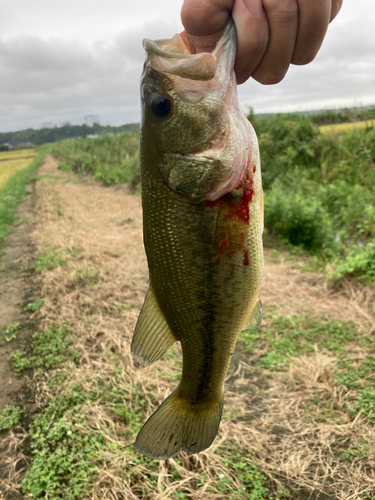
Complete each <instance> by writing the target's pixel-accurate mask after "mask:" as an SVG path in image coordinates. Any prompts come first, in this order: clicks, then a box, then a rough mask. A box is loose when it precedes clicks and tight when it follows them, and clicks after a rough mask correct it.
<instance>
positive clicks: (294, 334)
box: [240, 314, 375, 424]
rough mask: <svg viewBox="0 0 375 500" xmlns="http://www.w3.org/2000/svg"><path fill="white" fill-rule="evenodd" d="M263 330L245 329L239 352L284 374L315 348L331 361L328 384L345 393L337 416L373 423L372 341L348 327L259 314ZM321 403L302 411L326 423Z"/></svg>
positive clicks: (374, 359)
mask: <svg viewBox="0 0 375 500" xmlns="http://www.w3.org/2000/svg"><path fill="white" fill-rule="evenodd" d="M265 319H266V323H267V326H264V327H261V328H260V329H259V330H245V331H244V332H242V334H241V337H240V340H241V341H242V343H243V346H244V349H245V351H247V352H249V353H251V354H254V355H258V359H257V364H258V366H259V367H261V368H262V369H267V370H272V371H273V370H285V369H287V367H288V365H291V364H292V363H294V362H295V360H296V359H299V358H301V357H303V356H306V355H307V356H308V355H310V356H311V355H313V353H314V351H316V349H318V350H319V351H320V352H322V353H326V354H327V355H330V356H333V357H334V358H332V359H335V368H334V383H335V384H336V385H337V387H339V388H342V389H343V390H344V391H345V392H346V393H348V394H349V392H350V394H349V396H348V398H347V400H345V402H344V403H343V404H342V405H341V408H340V410H341V412H343V413H345V414H346V415H347V416H348V418H349V419H350V420H354V419H355V418H356V417H357V416H358V415H359V414H361V415H362V416H363V417H365V418H366V419H367V420H368V422H369V423H371V424H374V423H375V389H374V387H375V341H374V339H373V338H372V336H371V335H366V334H359V333H358V331H357V330H356V328H355V326H354V324H353V323H351V322H344V321H342V322H340V321H331V320H330V321H319V320H317V319H314V318H311V317H309V316H292V317H286V316H282V315H278V316H276V315H272V314H268V315H267V314H266V315H265ZM325 403H326V400H325V399H324V398H323V399H321V398H318V399H315V400H313V401H310V402H309V403H308V404H307V409H308V410H310V411H312V412H313V414H314V415H317V414H318V413H319V414H320V417H319V418H322V417H323V418H324V420H327V421H328V420H329V419H330V418H332V414H331V413H330V412H328V413H327V412H325V411H324V405H325Z"/></svg>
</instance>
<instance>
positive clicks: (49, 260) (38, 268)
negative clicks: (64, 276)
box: [34, 248, 67, 273]
mask: <svg viewBox="0 0 375 500" xmlns="http://www.w3.org/2000/svg"><path fill="white" fill-rule="evenodd" d="M66 262H67V261H66V259H63V258H62V257H61V255H60V252H58V251H57V250H55V249H54V248H52V249H51V250H50V251H49V252H48V253H45V254H42V255H40V256H39V257H38V258H37V259H36V261H35V265H34V271H35V272H36V273H41V272H42V271H44V270H49V271H51V270H52V269H56V268H57V267H59V266H65V265H66Z"/></svg>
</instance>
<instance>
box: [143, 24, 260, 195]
mask: <svg viewBox="0 0 375 500" xmlns="http://www.w3.org/2000/svg"><path fill="white" fill-rule="evenodd" d="M144 47H145V49H146V52H147V58H146V62H145V66H144V72H143V75H142V81H141V89H142V124H141V130H142V135H143V136H144V139H145V141H147V143H148V147H149V145H150V144H152V146H153V147H152V151H153V155H154V157H157V162H158V168H159V176H160V179H161V182H164V183H165V184H166V185H167V186H168V187H169V188H170V189H172V190H173V191H175V192H176V193H178V194H179V195H181V196H184V197H186V198H187V199H188V200H189V201H190V202H191V203H200V202H202V201H205V200H211V201H213V200H217V199H219V198H220V197H222V196H224V195H225V194H227V193H229V192H231V191H232V190H233V189H235V188H236V186H237V185H238V184H239V183H240V182H241V180H242V178H243V176H244V175H245V172H246V170H247V168H248V166H249V163H250V160H251V127H250V124H249V122H248V120H247V118H246V116H245V114H244V113H243V111H242V110H241V108H240V105H239V102H238V96H237V86H236V78H235V73H234V71H233V66H234V60H235V49H236V31H235V26H234V24H233V21H230V22H228V24H227V26H226V28H225V30H224V32H223V34H222V36H221V38H220V40H219V41H218V43H217V46H216V48H215V50H214V51H213V52H212V53H208V52H204V53H200V54H189V53H188V50H187V48H186V46H185V44H184V43H183V41H182V39H181V37H180V36H179V35H176V36H175V37H174V38H172V39H170V40H157V41H155V42H153V41H151V40H147V39H146V40H144ZM158 102H160V103H161V105H160V107H161V110H160V112H158V110H157V109H156V110H155V106H157V104H155V103H158ZM158 113H159V116H157V114H158ZM162 113H165V114H162ZM243 144H246V147H245V148H243Z"/></svg>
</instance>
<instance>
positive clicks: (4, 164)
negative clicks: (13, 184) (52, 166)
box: [0, 150, 36, 190]
mask: <svg viewBox="0 0 375 500" xmlns="http://www.w3.org/2000/svg"><path fill="white" fill-rule="evenodd" d="M25 151H27V152H25ZM35 155H36V153H35V151H34V150H18V151H11V152H8V151H5V152H4V151H3V152H0V190H1V188H2V187H3V186H4V185H5V183H6V182H7V180H8V179H9V178H10V177H11V176H12V175H14V174H15V173H16V172H18V171H19V170H23V169H24V168H26V167H27V166H28V165H30V163H31V161H32V160H33V158H35Z"/></svg>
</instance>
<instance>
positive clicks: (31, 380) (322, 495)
mask: <svg viewBox="0 0 375 500" xmlns="http://www.w3.org/2000/svg"><path fill="white" fill-rule="evenodd" d="M34 189H35V203H34V204H30V203H31V202H30V200H31V199H32V198H31V197H29V201H28V202H27V203H29V205H27V204H26V205H24V206H23V208H22V209H21V210H22V211H23V212H21V215H20V216H21V218H23V219H28V220H27V221H26V223H25V224H24V225H23V226H19V228H18V232H15V233H14V234H13V235H12V236H11V239H8V240H7V243H6V244H5V247H4V248H5V250H4V253H3V256H2V259H3V260H2V264H1V267H3V268H4V267H5V268H6V270H5V273H4V276H3V277H2V279H1V282H0V286H1V287H2V289H1V291H2V293H3V296H2V309H1V311H2V316H1V319H2V321H1V325H2V328H3V341H2V347H1V349H2V351H1V356H2V357H0V362H1V360H3V359H5V358H4V356H5V355H6V356H7V357H9V356H10V360H11V361H10V365H5V364H4V362H3V364H2V365H1V364H0V367H2V371H1V372H0V374H1V380H0V383H1V387H2V388H4V387H5V386H6V384H8V381H9V380H11V381H12V384H15V385H14V388H18V387H19V386H18V385H17V384H20V383H21V381H22V383H23V384H26V386H24V389H22V391H20V390H17V392H14V390H13V391H9V390H4V389H3V390H2V392H1V394H2V395H3V396H2V399H1V400H0V404H1V405H2V407H1V408H0V409H2V410H3V412H2V414H0V415H1V416H0V429H2V430H0V438H1V443H2V444H1V446H2V450H3V454H2V458H1V460H2V461H1V467H0V471H1V475H0V498H4V499H8V498H9V499H11V498H33V499H45V498H48V499H49V500H51V499H53V500H57V499H64V500H65V499H69V500H71V499H77V500H84V499H97V500H99V499H100V500H105V499H111V500H114V499H118V500H119V499H126V500H127V499H158V500H162V499H168V498H170V499H190V498H191V499H203V498H204V499H208V500H210V499H233V500H235V499H252V500H262V499H263V500H271V499H300V500H302V499H308V498H313V499H326V498H334V499H341V500H344V499H346V500H349V499H356V500H360V499H361V500H365V499H370V500H371V499H374V498H375V474H374V472H375V456H374V449H375V434H374V423H375V390H374V379H375V375H374V373H375V342H374V338H375V329H374V325H375V323H374V310H373V303H374V296H375V294H374V287H371V286H366V285H363V284H359V283H358V282H355V281H353V280H346V281H345V280H344V281H343V280H341V281H340V282H338V283H330V282H327V281H326V279H325V277H324V276H323V275H321V274H319V273H314V272H309V271H308V269H309V265H310V260H309V258H308V257H305V256H303V255H302V256H299V257H296V256H290V255H289V254H287V253H286V252H285V251H278V250H275V249H274V250H271V249H268V248H267V249H266V250H265V257H266V266H265V277H264V283H263V287H262V294H261V295H262V301H263V305H264V311H265V318H264V322H263V326H262V327H261V329H259V330H258V331H255V330H248V331H245V332H243V333H242V334H241V338H240V340H239V342H238V345H237V347H236V352H235V354H234V356H233V362H232V364H231V367H230V370H229V373H228V378H227V384H226V396H225V399H226V403H225V409H224V416H223V420H222V423H221V425H220V432H219V435H218V437H217V439H216V440H215V442H214V444H213V446H212V447H211V448H210V449H208V450H206V451H205V452H202V453H200V454H198V455H193V456H187V455H185V454H181V455H180V456H178V457H176V458H175V459H170V460H167V461H160V462H159V461H156V460H151V459H149V458H147V457H143V456H140V455H138V454H137V453H136V452H135V450H134V446H133V444H134V439H135V436H136V434H137V432H138V430H139V428H140V426H141V425H142V423H143V422H144V421H145V419H146V417H147V416H149V415H150V414H151V413H152V411H153V410H154V409H155V408H156V407H157V406H158V405H159V404H160V403H161V402H162V401H163V400H164V399H165V397H166V396H167V395H168V394H169V393H170V391H171V389H173V388H174V387H175V386H176V385H177V383H178V380H179V377H180V370H181V352H180V349H179V347H176V348H173V349H172V350H171V351H170V352H169V353H168V354H167V355H166V356H165V357H164V359H162V360H160V361H159V362H157V363H155V365H153V366H152V367H149V368H139V367H137V366H135V365H134V362H133V360H132V357H131V355H130V342H131V336H132V332H133V329H134V325H135V322H136V320H137V316H138V314H139V310H140V307H141V304H142V301H143V298H144V295H145V292H146V290H147V287H148V285H147V280H148V271H147V262H146V257H145V254H144V250H143V244H142V219H141V200H140V196H139V195H138V194H134V193H132V191H131V190H130V188H129V187H127V186H126V185H120V186H116V187H103V186H101V185H99V184H98V183H96V182H94V181H92V180H91V178H89V177H87V178H86V177H82V176H81V177H79V176H77V175H76V174H74V173H72V172H66V171H62V170H59V169H58V165H57V161H56V160H54V159H53V158H52V157H47V158H46V160H45V162H44V164H43V166H42V167H41V168H40V169H39V171H38V177H37V180H36V182H35V186H34ZM31 196H32V195H31ZM31 210H32V213H33V216H32V218H30V216H29V215H27V214H30V211H31ZM25 214H26V215H25ZM22 235H23V236H22ZM15 263H16V264H15ZM17 263H18V264H17ZM11 290H14V294H13V295H10V296H9V297H10V298H9V300H7V301H5V300H4V301H3V297H6V296H7V294H8V293H10V291H11ZM15 304H16V305H15ZM25 308H26V309H27V310H26V311H25ZM8 313H9V315H7V314H8ZM15 323H18V324H19V326H18V327H17V328H16V327H14V328H13V329H12V328H11V326H12V325H14V324H15ZM30 331H31V332H32V334H31V335H30V334H28V333H27V332H30ZM11 337H14V338H13V339H11ZM4 349H5V350H4ZM16 376H17V377H18V378H17V381H16V382H14V380H15V377H16ZM26 388H28V389H29V392H28V391H27V390H26ZM5 393H6V394H7V395H6V398H4V394H5ZM31 395H32V396H31ZM5 405H7V408H6V411H4V407H5ZM22 412H23V413H22Z"/></svg>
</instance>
